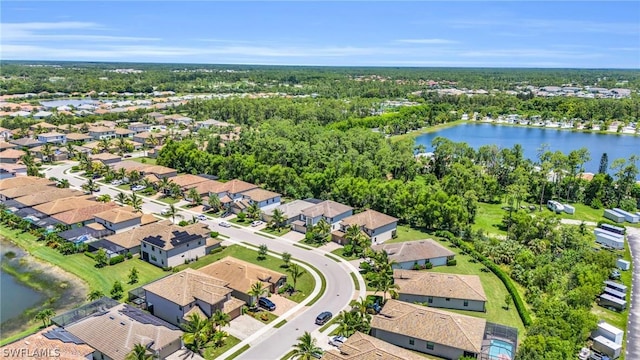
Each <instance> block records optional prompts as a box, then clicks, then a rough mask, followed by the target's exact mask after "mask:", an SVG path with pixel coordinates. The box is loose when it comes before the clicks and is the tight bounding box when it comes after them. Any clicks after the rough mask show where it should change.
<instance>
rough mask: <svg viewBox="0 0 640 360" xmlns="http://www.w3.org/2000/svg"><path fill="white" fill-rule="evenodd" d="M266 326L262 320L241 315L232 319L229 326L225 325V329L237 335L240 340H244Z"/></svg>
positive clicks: (232, 334) (230, 333)
mask: <svg viewBox="0 0 640 360" xmlns="http://www.w3.org/2000/svg"><path fill="white" fill-rule="evenodd" d="M264 326H265V324H264V323H262V322H261V321H260V320H257V319H254V318H253V317H251V316H249V315H240V316H238V317H237V318H235V319H233V320H231V323H230V324H229V326H225V327H224V329H223V330H224V331H226V332H227V333H229V335H231V336H235V337H237V338H238V339H240V340H244V339H246V338H248V337H249V336H251V334H253V333H255V332H257V331H258V330H260V329H262V328H263V327H264Z"/></svg>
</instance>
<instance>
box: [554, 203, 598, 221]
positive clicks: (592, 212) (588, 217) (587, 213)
mask: <svg viewBox="0 0 640 360" xmlns="http://www.w3.org/2000/svg"><path fill="white" fill-rule="evenodd" d="M571 206H573V207H575V208H576V213H575V214H573V215H569V214H567V213H562V214H559V215H558V216H559V217H560V218H561V219H576V220H583V221H593V222H598V221H600V220H606V219H605V218H604V217H603V216H602V215H603V214H604V209H594V208H592V207H591V206H587V205H584V204H571Z"/></svg>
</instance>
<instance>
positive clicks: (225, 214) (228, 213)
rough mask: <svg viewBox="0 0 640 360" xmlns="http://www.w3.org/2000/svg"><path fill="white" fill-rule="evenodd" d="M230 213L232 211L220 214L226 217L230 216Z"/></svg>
mask: <svg viewBox="0 0 640 360" xmlns="http://www.w3.org/2000/svg"><path fill="white" fill-rule="evenodd" d="M229 215H231V213H230V212H228V211H226V212H224V213H222V215H220V217H223V218H225V217H227V216H229Z"/></svg>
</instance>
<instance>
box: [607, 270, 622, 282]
mask: <svg viewBox="0 0 640 360" xmlns="http://www.w3.org/2000/svg"><path fill="white" fill-rule="evenodd" d="M609 278H611V279H612V280H619V279H620V271H618V270H616V269H613V270H611V275H609Z"/></svg>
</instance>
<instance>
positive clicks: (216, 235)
mask: <svg viewBox="0 0 640 360" xmlns="http://www.w3.org/2000/svg"><path fill="white" fill-rule="evenodd" d="M218 235H220V233H219V232H217V231H212V232H211V234H209V236H211V237H212V238H214V239H215V238H217V237H218Z"/></svg>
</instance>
